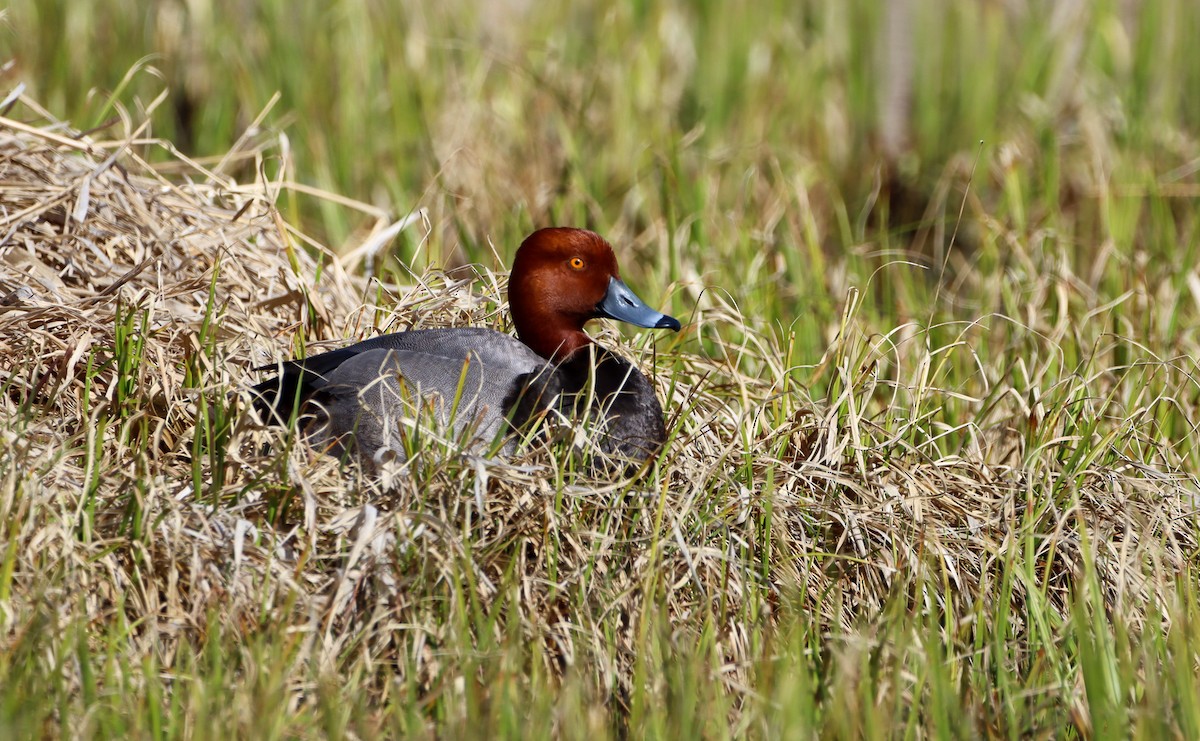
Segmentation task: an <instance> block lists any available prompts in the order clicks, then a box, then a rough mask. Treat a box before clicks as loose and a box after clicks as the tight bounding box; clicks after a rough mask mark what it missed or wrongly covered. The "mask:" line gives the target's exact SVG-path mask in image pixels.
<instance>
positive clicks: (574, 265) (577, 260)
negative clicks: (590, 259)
mask: <svg viewBox="0 0 1200 741" xmlns="http://www.w3.org/2000/svg"><path fill="white" fill-rule="evenodd" d="M567 264H568V265H570V266H571V269H572V270H583V269H584V268H585V267H587V263H586V262H584V261H583V258H582V257H572V258H571V259H570V260H568V261H567Z"/></svg>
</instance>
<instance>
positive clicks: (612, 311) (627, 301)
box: [596, 278, 682, 332]
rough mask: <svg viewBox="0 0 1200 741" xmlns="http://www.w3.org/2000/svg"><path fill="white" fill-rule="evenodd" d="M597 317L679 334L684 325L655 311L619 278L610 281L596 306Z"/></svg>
mask: <svg viewBox="0 0 1200 741" xmlns="http://www.w3.org/2000/svg"><path fill="white" fill-rule="evenodd" d="M596 316H597V317H606V318H608V319H616V320H618V321H622V322H629V323H630V324H632V325H634V326H638V327H645V328H647V329H670V330H674V331H676V332H678V331H679V330H680V327H681V326H682V325H680V324H679V320H678V319H676V318H675V317H673V316H667V315H666V314H664V313H662V312H661V311H655V310H654V309H651V308H650V307H649V306H647V305H646V302H645V301H642V300H641V299H640V298H638V296H637V294H636V293H634V292H633V290H632V289H630V287H629V286H627V285H625V284H624V283H623V282H621V281H620V280H619V279H617V278H609V279H608V291H607V292H606V293H605V294H604V298H602V299H600V303H598V304H596Z"/></svg>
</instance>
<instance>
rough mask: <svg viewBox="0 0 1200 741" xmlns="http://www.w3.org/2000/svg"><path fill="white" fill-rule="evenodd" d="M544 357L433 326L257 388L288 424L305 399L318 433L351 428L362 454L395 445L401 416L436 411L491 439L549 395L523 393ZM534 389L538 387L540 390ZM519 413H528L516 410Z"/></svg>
mask: <svg viewBox="0 0 1200 741" xmlns="http://www.w3.org/2000/svg"><path fill="white" fill-rule="evenodd" d="M548 373H550V371H549V370H548V368H547V364H546V361H545V360H543V359H542V358H540V357H539V356H537V355H536V354H535V353H534V352H533V351H531V350H530V349H529V348H528V347H526V346H525V345H524V344H522V343H521V342H520V341H518V340H516V339H515V338H513V337H510V336H508V335H504V334H501V333H499V332H495V331H492V330H487V329H444V330H439V329H432V330H418V331H413V332H402V333H397V334H391V335H383V336H380V337H375V338H372V339H370V340H367V341H364V342H360V343H358V344H355V345H351V346H349V347H345V348H342V349H340V350H334V351H332V352H327V353H322V354H320V355H314V356H312V357H310V358H306V359H304V360H299V361H289V362H287V363H283V364H281V366H280V372H279V374H278V375H277V376H276V377H274V378H271V379H268V380H266V381H263V382H262V383H259V384H258V385H256V386H255V387H254V391H255V393H256V394H257V399H258V400H257V401H256V405H257V406H258V407H259V409H260V411H265V412H267V413H268V414H273V415H275V416H276V417H277V418H278V419H281V420H286V419H287V418H289V417H290V416H292V414H294V413H295V412H297V411H298V407H297V403H299V404H300V408H303V405H304V404H305V403H307V402H312V403H313V406H314V407H316V409H315V412H314V413H315V417H316V420H317V425H316V426H317V427H318V428H320V427H323V428H324V429H325V432H324V433H320V434H319V437H321V438H328V439H339V440H340V439H342V438H343V437H344V436H345V435H347V434H353V435H354V436H355V438H356V441H357V442H356V444H357V447H358V448H359V452H360V453H365V454H367V455H368V456H371V455H374V453H375V451H377V450H378V449H380V448H389V449H394V448H396V447H397V446H398V439H399V437H400V436H401V435H402V434H403V431H402V430H401V429H400V426H401V425H402V424H404V423H405V420H409V421H411V420H413V419H417V418H419V417H420V416H421V414H423V413H429V412H432V413H434V414H436V416H437V423H438V425H439V426H441V427H442V428H443V429H445V430H447V431H449V432H451V433H453V434H456V435H460V436H463V437H468V436H469V437H470V438H472V439H475V440H480V441H484V442H487V441H490V440H492V439H494V438H495V437H496V435H497V434H498V433H500V432H501V431H502V430H504V429H505V418H506V415H507V414H508V412H509V411H510V410H511V409H513V408H514V407H515V406H516V404H517V402H518V400H521V402H522V404H523V406H522V410H524V409H526V408H543V407H544V406H545V405H546V404H547V403H548V401H539V402H533V403H532V404H531V403H530V402H529V401H526V400H524V399H523V397H524V396H526V395H527V394H525V393H524V392H525V391H526V385H527V383H528V379H530V378H531V377H538V376H541V375H542V374H548ZM542 390H543V389H542V388H541V387H539V393H541V392H542ZM522 413H524V412H522Z"/></svg>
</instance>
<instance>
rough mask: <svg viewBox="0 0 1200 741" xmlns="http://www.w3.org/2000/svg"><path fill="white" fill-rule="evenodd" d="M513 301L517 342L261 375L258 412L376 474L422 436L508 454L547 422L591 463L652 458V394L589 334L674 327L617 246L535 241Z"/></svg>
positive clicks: (315, 363) (389, 345)
mask: <svg viewBox="0 0 1200 741" xmlns="http://www.w3.org/2000/svg"><path fill="white" fill-rule="evenodd" d="M508 304H509V311H510V314H511V316H512V322H513V326H514V328H515V329H516V337H513V336H512V335H509V334H505V333H503V332H498V331H495V330H492V329H486V328H479V327H457V328H442V329H420V330H411V331H407V332H397V333H393V334H385V335H380V336H378V337H373V338H371V339H368V340H364V341H362V342H358V343H356V344H352V345H349V346H348V347H343V348H340V349H337V350H332V351H329V352H324V353H321V354H317V355H312V356H309V357H306V358H304V359H300V360H288V361H284V362H282V363H276V364H272V365H267V366H262V367H260V368H258V369H257V370H259V371H262V370H266V369H275V370H276V375H274V376H272V377H270V378H267V379H266V380H264V381H261V382H259V383H258V384H256V385H254V386H253V387H252V392H253V397H254V405H255V407H256V409H257V410H258V413H259V415H260V417H262V418H264V419H265V420H266V421H267V422H268V423H273V424H282V425H287V424H288V423H289V420H291V419H292V418H293V417H295V418H296V419H297V425H298V429H300V430H301V432H302V433H303V435H304V436H305V437H306V439H307V441H308V442H309V443H310V444H311V445H312V446H314V447H315V448H317V449H320V450H322V451H324V452H327V453H330V454H332V455H336V456H345V455H346V454H352V455H354V456H356V457H357V458H358V459H360V460H361V461H365V462H367V463H370V464H373V465H378V464H381V463H383V462H384V461H388V460H394V459H395V458H397V457H400V458H402V459H407V457H408V456H407V455H406V451H411V450H412V449H413V445H412V442H413V440H415V439H416V436H417V435H419V434H441V435H444V436H445V437H444V438H443V439H446V440H449V441H451V442H453V443H455V444H457V445H460V446H461V447H462V449H464V450H467V451H469V452H475V453H478V452H481V451H483V452H487V453H490V454H498V455H501V456H510V457H511V456H512V455H514V454H515V453H516V452H517V451H518V450H519V449H520V448H521V447H523V446H525V445H527V444H529V443H531V442H532V441H534V440H535V439H537V438H538V436H539V435H541V436H542V437H544V436H545V435H546V430H547V425H545V424H542V425H539V424H537V423H538V421H539V420H545V419H546V418H548V417H549V418H552V419H553V422H552V423H551V424H552V425H566V426H567V427H568V428H569V430H570V431H572V432H574V433H575V435H574V439H576V440H579V439H583V440H585V441H591V442H592V443H593V446H592V447H591V449H592V450H593V451H598V452H599V453H600V454H601V456H599V460H602V461H608V462H612V461H618V462H619V461H623V462H624V465H625V466H626V468H627V470H628V469H629V468H637V467H640V466H642V465H643V464H645V462H646V461H648V460H650V459H651V458H653V457H655V456H656V455H657V454H658V453H659V451H660V450H661V448H662V446H663V445H664V443H665V442H666V437H667V433H666V427H665V424H664V420H663V409H662V405H661V404H660V403H659V400H658V397H657V396H656V394H655V390H654V386H653V384H652V383H651V382H650V380H649V379H648V378H647V377H646V376H645V375H644V374H643V373H642V372H641V371H640V370H638V369H637V368H636V367H635V366H634V365H633V363H631V362H630V361H629V360H627V359H626V358H624V357H622V356H620V355H618V354H617V353H615V352H613V351H612V350H610V349H608V348H605V347H602V346H601V345H599V344H597V343H596V342H595V340H593V339H592V337H591V336H590V335H588V334H587V333H586V332H585V331H584V325H585V324H587V323H588V322H590V321H592V320H594V319H615V320H617V321H622V322H626V323H629V324H632V325H634V326H637V327H642V328H646V329H669V330H672V331H674V332H678V331H680V329H681V324H680V322H679V320H678V319H676V318H674V317H672V316H669V315H667V314H664V313H662V312H660V311H657V310H655V309H653V308H651V307H650V306H649V305H647V304H646V302H644V301H643V300H642V299H640V298H639V297H638V296H637V294H636V293H634V292H633V290H632V289H631V288H630V287H629V286H628V285H626V284H625V283H624V282H623V281H622V280H621V276H620V270H619V268H618V265H617V258H616V254H615V252H614V251H613V248H612V245H611V244H609V243H608V241H607V240H605V239H604V238H603V237H601V236H600V235H599V234H596V233H595V232H592V231H588V230H586V229H578V228H573V227H548V228H543V229H539V230H537V231H535V232H533V233H532V234H530V235H529V236H528V237H527V238H526V239H525V240H524V241H523V242H522V243H521V245H520V247H519V248H518V249H517V252H516V255H515V256H514V258H513V264H512V271H511V273H510V276H509V284H508ZM539 430H540V432H539ZM578 433H584V434H583V435H582V436H581V435H579V434H578Z"/></svg>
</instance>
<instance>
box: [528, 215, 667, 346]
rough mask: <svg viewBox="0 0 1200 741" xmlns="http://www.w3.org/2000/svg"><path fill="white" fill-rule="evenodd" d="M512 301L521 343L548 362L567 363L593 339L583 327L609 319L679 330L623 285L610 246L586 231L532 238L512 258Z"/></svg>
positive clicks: (545, 232) (553, 231) (555, 231)
mask: <svg viewBox="0 0 1200 741" xmlns="http://www.w3.org/2000/svg"><path fill="white" fill-rule="evenodd" d="M508 303H509V307H510V309H511V311H512V317H513V323H514V324H515V325H516V327H517V335H518V336H519V337H520V338H521V341H522V342H524V343H525V344H526V345H528V346H529V347H530V348H531V349H532V350H533V351H534V352H536V353H537V354H538V355H541V356H542V357H544V358H548V359H555V360H565V359H566V358H567V357H569V356H570V355H571V354H572V353H574V352H575V351H576V350H579V349H580V348H582V347H586V346H587V345H588V343H589V342H591V339H590V338H589V337H588V336H587V333H585V332H584V331H583V325H584V324H586V323H587V322H588V321H589V320H591V319H599V318H601V317H607V318H610V319H618V320H620V321H624V322H629V323H630V324H635V325H637V326H639V327H647V328H655V329H673V330H675V331H679V328H680V325H679V321H678V320H677V319H675V318H673V317H670V316H667V315H666V314H663V313H662V312H659V311H655V310H654V309H651V308H650V307H649V306H647V305H646V303H645V302H644V301H642V300H641V299H640V298H638V297H637V295H636V294H634V292H633V291H632V290H630V288H629V286H626V285H625V284H624V283H623V282H621V275H620V270H619V269H618V268H617V257H616V255H615V254H613V249H612V246H610V245H609V243H608V242H606V241H605V240H604V238H603V237H601V236H600V235H599V234H596V233H595V232H589V231H587V230H585V229H572V228H570V227H553V228H548V229H539V230H538V231H536V232H534V233H533V234H530V235H529V236H528V237H527V238H526V239H525V241H524V242H522V243H521V247H520V248H519V249H518V250H517V256H516V258H515V259H514V260H513V268H512V275H511V277H510V278H509V282H508Z"/></svg>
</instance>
